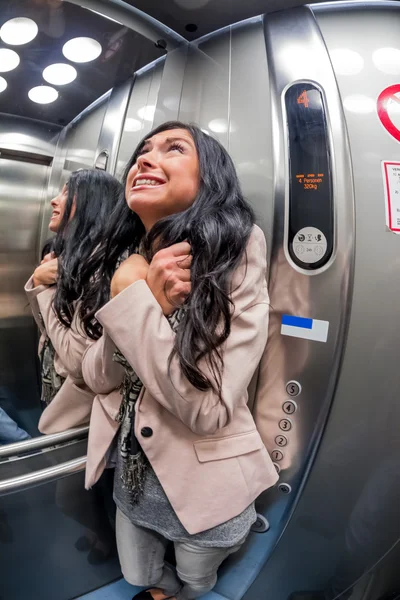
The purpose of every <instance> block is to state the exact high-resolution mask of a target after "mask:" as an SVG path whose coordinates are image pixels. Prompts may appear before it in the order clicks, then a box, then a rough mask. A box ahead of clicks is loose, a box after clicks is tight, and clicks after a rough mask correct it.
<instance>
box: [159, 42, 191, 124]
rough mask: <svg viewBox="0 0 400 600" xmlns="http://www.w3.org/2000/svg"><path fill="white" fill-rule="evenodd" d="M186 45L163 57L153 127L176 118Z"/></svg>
mask: <svg viewBox="0 0 400 600" xmlns="http://www.w3.org/2000/svg"><path fill="white" fill-rule="evenodd" d="M187 55H188V48H187V46H186V45H185V46H182V47H181V48H179V49H177V50H174V51H173V52H169V53H168V54H167V56H166V58H165V64H164V70H163V75H162V79H161V82H160V86H159V90H158V95H157V106H156V111H155V115H154V122H153V127H157V126H158V125H161V123H165V121H174V120H175V119H177V118H178V114H179V107H180V102H181V96H182V85H183V81H184V74H185V69H186V65H187Z"/></svg>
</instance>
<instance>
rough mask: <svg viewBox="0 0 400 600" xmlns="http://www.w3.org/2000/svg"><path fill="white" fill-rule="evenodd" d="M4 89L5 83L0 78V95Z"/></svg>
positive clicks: (2, 78)
mask: <svg viewBox="0 0 400 600" xmlns="http://www.w3.org/2000/svg"><path fill="white" fill-rule="evenodd" d="M6 87H7V81H6V80H5V79H4V77H0V94H1V92H4V90H5V89H6Z"/></svg>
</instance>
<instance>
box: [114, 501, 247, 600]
mask: <svg viewBox="0 0 400 600" xmlns="http://www.w3.org/2000/svg"><path fill="white" fill-rule="evenodd" d="M116 533H117V546H118V554H119V560H120V563H121V570H122V573H123V575H124V577H125V579H126V581H127V582H128V583H130V584H131V585H137V586H143V587H147V588H151V587H157V588H160V589H161V590H162V591H163V592H164V594H166V595H167V596H175V597H176V599H177V600H192V599H193V598H198V597H199V596H202V595H203V594H206V593H207V592H209V591H210V590H212V588H213V587H214V585H215V584H216V582H217V571H218V567H219V566H220V565H221V563H222V562H223V561H224V560H225V558H227V556H229V555H230V554H233V553H234V552H236V551H237V550H239V548H240V546H241V544H239V545H237V546H233V547H232V548H201V547H199V546H194V545H192V544H189V543H187V542H175V543H174V546H175V557H176V573H175V571H174V569H172V568H171V567H170V566H169V565H167V564H165V562H164V555H165V550H166V547H167V544H168V540H166V539H165V538H164V537H163V536H162V535H160V534H159V533H157V532H156V531H152V530H151V529H145V528H144V527H138V526H137V525H134V524H133V523H131V521H130V520H129V519H128V517H126V516H125V515H124V514H123V513H122V512H121V511H120V510H119V509H118V508H117V517H116Z"/></svg>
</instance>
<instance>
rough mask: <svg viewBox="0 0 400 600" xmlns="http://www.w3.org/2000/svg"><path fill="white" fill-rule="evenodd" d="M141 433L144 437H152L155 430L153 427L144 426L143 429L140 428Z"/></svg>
mask: <svg viewBox="0 0 400 600" xmlns="http://www.w3.org/2000/svg"><path fill="white" fill-rule="evenodd" d="M140 433H141V434H142V436H143V437H147V438H148V437H151V436H152V435H153V430H152V428H151V427H142V429H141V430H140Z"/></svg>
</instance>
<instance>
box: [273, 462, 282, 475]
mask: <svg viewBox="0 0 400 600" xmlns="http://www.w3.org/2000/svg"><path fill="white" fill-rule="evenodd" d="M272 464H273V465H274V467H275V470H276V472H277V473H279V472H280V470H281V468H280V466H279V465H278V464H277V463H272Z"/></svg>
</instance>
